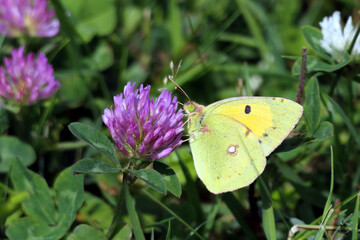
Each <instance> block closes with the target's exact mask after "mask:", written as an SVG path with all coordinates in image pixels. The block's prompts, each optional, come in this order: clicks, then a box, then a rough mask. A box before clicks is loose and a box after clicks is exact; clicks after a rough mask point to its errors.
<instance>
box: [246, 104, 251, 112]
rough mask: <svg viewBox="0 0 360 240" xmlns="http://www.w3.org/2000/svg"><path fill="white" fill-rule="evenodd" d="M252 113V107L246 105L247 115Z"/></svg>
mask: <svg viewBox="0 0 360 240" xmlns="http://www.w3.org/2000/svg"><path fill="white" fill-rule="evenodd" d="M250 112H251V107H250V105H246V107H245V113H246V114H249V113H250Z"/></svg>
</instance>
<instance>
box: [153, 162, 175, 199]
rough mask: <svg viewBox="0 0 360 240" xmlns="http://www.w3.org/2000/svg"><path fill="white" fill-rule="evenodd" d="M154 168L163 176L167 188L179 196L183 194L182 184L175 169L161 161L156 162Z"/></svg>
mask: <svg viewBox="0 0 360 240" xmlns="http://www.w3.org/2000/svg"><path fill="white" fill-rule="evenodd" d="M154 170H155V171H157V172H159V173H160V174H161V176H162V177H163V179H164V181H165V184H166V188H167V190H168V191H169V192H171V193H172V194H174V195H175V196H176V197H178V198H179V197H180V196H181V184H180V182H179V179H178V177H177V176H176V173H175V171H174V170H173V169H172V168H171V167H170V166H168V165H166V164H165V163H162V162H159V161H155V162H154Z"/></svg>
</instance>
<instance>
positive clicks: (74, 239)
mask: <svg viewBox="0 0 360 240" xmlns="http://www.w3.org/2000/svg"><path fill="white" fill-rule="evenodd" d="M88 239H96V240H107V238H106V236H105V234H104V233H103V232H101V231H100V230H98V229H96V228H94V227H92V226H89V225H86V224H81V225H79V226H77V227H76V228H75V229H74V231H73V232H72V233H71V234H70V235H69V237H68V238H67V240H88Z"/></svg>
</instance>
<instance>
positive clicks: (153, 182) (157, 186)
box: [126, 169, 166, 194]
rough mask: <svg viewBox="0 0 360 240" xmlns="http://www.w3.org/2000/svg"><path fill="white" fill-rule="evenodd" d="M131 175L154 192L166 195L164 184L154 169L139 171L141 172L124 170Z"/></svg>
mask: <svg viewBox="0 0 360 240" xmlns="http://www.w3.org/2000/svg"><path fill="white" fill-rule="evenodd" d="M126 170H127V171H128V172H130V173H131V174H133V175H135V176H136V177H138V178H140V179H141V180H143V181H144V182H145V183H146V184H148V185H149V186H150V187H151V188H152V189H154V190H155V191H157V192H159V193H161V194H166V184H165V181H164V179H163V177H162V176H161V174H160V173H158V172H157V171H155V170H154V169H141V170H130V169H126Z"/></svg>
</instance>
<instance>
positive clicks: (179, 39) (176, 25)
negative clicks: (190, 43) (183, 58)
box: [167, 0, 185, 56]
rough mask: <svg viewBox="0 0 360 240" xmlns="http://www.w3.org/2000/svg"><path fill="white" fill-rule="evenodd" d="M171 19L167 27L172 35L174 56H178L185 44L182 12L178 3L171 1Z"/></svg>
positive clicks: (174, 0)
mask: <svg viewBox="0 0 360 240" xmlns="http://www.w3.org/2000/svg"><path fill="white" fill-rule="evenodd" d="M168 16H169V19H168V21H167V23H168V24H167V27H168V31H169V34H170V41H171V49H172V55H173V56H177V55H178V54H179V53H180V52H181V49H182V48H183V46H184V44H185V39H184V34H183V28H182V26H181V23H182V21H181V19H182V17H181V11H180V8H179V6H178V1H176V0H170V1H169V14H168Z"/></svg>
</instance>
